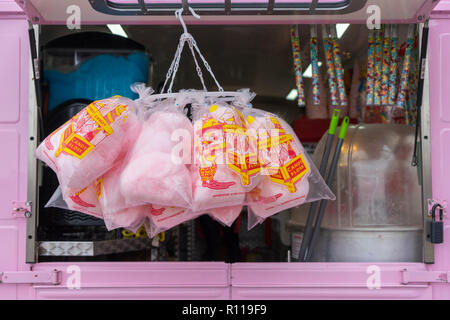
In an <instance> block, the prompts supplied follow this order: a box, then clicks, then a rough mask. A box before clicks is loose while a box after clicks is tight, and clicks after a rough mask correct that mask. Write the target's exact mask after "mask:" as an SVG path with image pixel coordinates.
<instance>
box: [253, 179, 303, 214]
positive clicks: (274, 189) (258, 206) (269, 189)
mask: <svg viewBox="0 0 450 320" xmlns="http://www.w3.org/2000/svg"><path fill="white" fill-rule="evenodd" d="M295 187H296V191H295V192H294V193H291V192H289V191H288V190H287V189H286V187H285V186H283V185H281V184H278V183H274V182H273V181H271V180H270V179H269V177H268V176H264V177H263V179H262V181H261V183H260V184H259V185H258V187H256V188H255V189H253V191H252V192H250V193H249V197H248V203H249V204H248V206H249V207H250V209H251V210H252V211H253V213H254V214H255V216H257V217H258V218H262V220H264V219H266V218H268V217H270V216H272V215H274V214H276V213H278V212H280V211H283V210H287V209H289V208H292V207H297V206H299V205H301V204H303V203H305V202H306V199H307V196H308V193H309V182H308V180H307V178H303V179H302V180H301V181H300V182H299V183H297V184H296V185H295Z"/></svg>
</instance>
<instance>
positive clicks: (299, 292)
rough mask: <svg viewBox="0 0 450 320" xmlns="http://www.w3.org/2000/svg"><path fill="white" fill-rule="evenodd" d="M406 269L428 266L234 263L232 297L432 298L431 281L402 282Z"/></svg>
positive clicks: (259, 298)
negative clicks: (403, 272) (424, 282)
mask: <svg viewBox="0 0 450 320" xmlns="http://www.w3.org/2000/svg"><path fill="white" fill-rule="evenodd" d="M372 268H379V269H378V270H379V273H378V274H377V275H375V276H374V274H373V270H374V269H372ZM404 269H407V270H411V271H425V270H426V267H425V265H423V264H420V263H405V264H397V263H392V264H387V263H379V264H377V263H373V264H371V263H237V264H234V265H233V266H232V284H231V285H232V291H231V297H232V299H257V300H264V299H266V300H267V299H431V298H432V295H431V293H432V291H431V286H429V285H428V284H416V285H409V284H408V285H404V284H402V279H403V278H402V270H404ZM378 275H379V277H378ZM377 277H378V278H377ZM377 279H379V286H378V285H377V282H376V281H377ZM374 281H375V282H374ZM368 283H369V284H368ZM377 287H379V289H376V288H377Z"/></svg>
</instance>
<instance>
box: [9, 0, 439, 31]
mask: <svg viewBox="0 0 450 320" xmlns="http://www.w3.org/2000/svg"><path fill="white" fill-rule="evenodd" d="M16 1H17V3H19V4H20V5H21V7H22V8H24V10H25V12H26V13H27V16H28V17H29V18H30V20H32V21H34V22H36V23H41V24H65V23H66V20H67V18H68V16H69V14H67V13H66V10H67V8H68V6H70V5H79V6H80V8H81V12H82V15H83V17H82V23H83V24H105V23H121V24H158V25H161V24H177V23H178V20H176V19H174V18H172V17H167V16H136V15H131V16H117V15H105V14H103V13H99V12H96V11H95V10H93V9H92V7H91V6H90V5H89V3H88V2H87V1H86V2H85V1H83V2H81V0H59V1H58V2H49V1H46V0H23V1H24V4H21V2H20V1H21V0H16ZM124 1H126V2H129V1H131V0H114V2H116V3H117V2H124ZM155 1H156V0H155ZM173 1H175V0H173ZM196 1H200V0H196ZM201 1H202V2H204V1H205V2H206V0H201ZM261 1H262V0H248V1H244V0H242V1H241V0H239V2H248V3H261ZM292 1H295V2H304V1H307V0H292ZM336 1H337V0H327V1H326V2H329V3H331V2H333V3H336ZM171 2H172V1H171ZM177 2H179V1H177ZM208 2H216V3H218V2H221V3H223V1H222V0H211V1H208ZM232 2H234V1H232ZM280 2H285V1H280ZM307 2H309V1H307ZM371 4H375V5H379V6H380V8H381V11H382V16H381V18H382V21H383V23H408V22H414V21H417V20H416V18H417V16H418V15H428V14H429V13H430V11H431V9H432V8H433V7H434V6H435V5H436V4H437V2H436V1H433V0H402V1H400V0H396V1H395V3H394V2H393V1H392V0H369V1H368V2H367V4H366V6H365V7H364V8H362V9H361V10H359V11H358V12H351V13H344V14H341V15H298V16H279V15H243V16H233V15H230V16H202V18H201V19H200V20H198V19H195V18H192V17H189V16H188V17H186V19H185V21H186V23H187V24H208V25H214V24H294V23H302V24H316V23H335V22H342V23H344V22H345V23H347V22H349V23H350V22H351V23H361V24H365V23H366V20H367V11H366V8H367V7H368V6H369V5H371ZM344 7H345V6H344Z"/></svg>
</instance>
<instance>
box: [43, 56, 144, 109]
mask: <svg viewBox="0 0 450 320" xmlns="http://www.w3.org/2000/svg"><path fill="white" fill-rule="evenodd" d="M148 64H149V58H148V56H147V55H146V54H145V53H142V52H137V53H132V54H130V55H129V56H127V57H122V56H113V55H110V54H103V55H99V56H96V57H94V58H92V59H89V60H87V61H85V62H83V63H82V64H81V65H80V67H79V68H78V69H77V70H75V71H73V72H71V73H69V74H64V73H62V72H59V71H56V70H44V78H45V79H46V80H47V81H48V84H49V90H50V94H49V106H48V109H49V110H52V109H54V108H55V107H56V106H58V105H59V104H60V103H63V102H65V101H67V100H70V99H79V98H84V99H89V100H99V99H104V98H108V97H111V96H113V95H120V96H124V97H128V98H131V99H136V98H137V97H138V96H137V94H136V93H134V92H132V91H131V89H130V85H131V84H133V83H135V82H144V83H147V79H148Z"/></svg>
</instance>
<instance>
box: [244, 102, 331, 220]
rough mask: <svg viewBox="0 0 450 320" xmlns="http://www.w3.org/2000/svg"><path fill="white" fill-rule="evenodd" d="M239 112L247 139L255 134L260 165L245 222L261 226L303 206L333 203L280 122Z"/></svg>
mask: <svg viewBox="0 0 450 320" xmlns="http://www.w3.org/2000/svg"><path fill="white" fill-rule="evenodd" d="M243 112H244V114H245V116H246V121H247V123H248V125H247V126H248V128H249V135H255V132H256V136H253V139H256V140H257V141H258V158H259V162H260V164H261V173H260V175H261V179H260V181H259V183H258V185H257V186H256V187H255V188H254V189H253V190H251V191H250V192H249V193H248V197H247V205H248V207H249V210H248V211H249V219H248V220H249V221H256V222H257V223H261V222H263V221H264V220H265V219H266V218H268V217H270V216H271V215H274V214H276V213H278V212H280V211H284V210H287V209H289V208H292V207H296V206H299V205H301V204H303V203H306V202H312V201H317V200H320V199H330V200H334V199H335V196H334V194H333V193H332V192H331V190H330V189H329V188H328V186H327V185H326V183H325V181H324V180H323V178H322V176H321V175H320V173H319V172H318V170H317V168H316V167H315V166H314V164H313V162H312V161H311V160H310V159H309V157H308V155H307V152H306V151H305V150H304V148H303V146H302V144H301V143H300V141H299V140H298V138H297V136H296V135H295V133H294V131H293V130H292V128H291V127H290V126H289V125H288V124H287V123H286V122H285V121H284V120H282V119H281V118H279V117H278V116H276V115H274V114H272V113H269V112H266V111H262V110H258V109H245V110H244V111H243ZM250 129H252V130H250ZM252 215H253V216H252ZM253 225H255V223H251V224H249V226H250V228H251V227H252V226H253Z"/></svg>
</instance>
